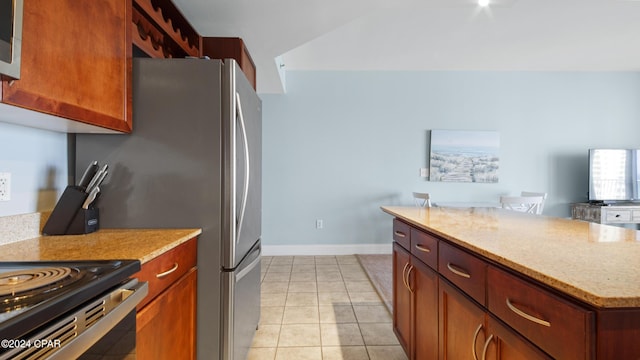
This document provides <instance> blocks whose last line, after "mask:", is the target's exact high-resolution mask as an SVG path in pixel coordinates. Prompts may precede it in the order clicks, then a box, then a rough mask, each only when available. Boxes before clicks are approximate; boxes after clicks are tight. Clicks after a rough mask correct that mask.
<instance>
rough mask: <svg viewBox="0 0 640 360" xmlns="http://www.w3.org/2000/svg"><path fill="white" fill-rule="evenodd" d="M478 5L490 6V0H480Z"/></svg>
mask: <svg viewBox="0 0 640 360" xmlns="http://www.w3.org/2000/svg"><path fill="white" fill-rule="evenodd" d="M478 5H480V6H482V7H486V6H489V0H478Z"/></svg>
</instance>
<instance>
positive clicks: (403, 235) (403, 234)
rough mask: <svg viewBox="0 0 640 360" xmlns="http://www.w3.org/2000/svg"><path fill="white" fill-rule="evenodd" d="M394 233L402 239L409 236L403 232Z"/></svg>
mask: <svg viewBox="0 0 640 360" xmlns="http://www.w3.org/2000/svg"><path fill="white" fill-rule="evenodd" d="M393 233H394V234H396V236H397V237H401V238H405V237H407V234H405V233H403V232H402V231H399V230H396V231H394V232H393Z"/></svg>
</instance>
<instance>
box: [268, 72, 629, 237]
mask: <svg viewBox="0 0 640 360" xmlns="http://www.w3.org/2000/svg"><path fill="white" fill-rule="evenodd" d="M261 97H262V99H263V107H264V111H263V113H264V116H263V122H264V126H263V128H264V130H263V131H264V145H263V150H264V155H263V156H264V162H263V169H264V170H263V171H264V179H263V182H264V183H263V189H264V195H263V201H264V206H263V213H264V216H263V241H264V244H265V245H267V246H271V245H305V244H306V245H331V244H384V243H388V242H389V237H390V226H391V218H390V217H389V216H387V215H384V214H383V213H382V212H381V211H380V209H379V207H380V206H381V205H400V204H406V205H412V199H411V192H412V191H425V192H429V193H431V196H432V198H433V199H434V201H435V202H438V201H472V202H478V201H480V202H481V201H492V202H496V201H497V198H498V196H500V195H504V194H519V192H520V191H521V190H529V191H543V192H547V193H548V194H549V195H548V196H549V198H548V201H547V205H546V207H545V214H546V215H551V216H562V217H566V216H569V214H570V212H569V203H571V202H576V201H582V200H585V199H586V194H587V149H589V148H593V147H623V148H624V147H640V73H636V72H631V73H584V72H570V73H569V72H364V71H363V72H305V71H290V72H288V73H287V93H286V94H283V95H262V96H261ZM432 129H451V130H456V129H459V130H493V131H498V132H499V133H500V141H501V145H500V172H499V176H500V181H499V183H497V184H474V183H438V182H430V181H427V180H425V179H424V178H421V177H419V168H421V167H427V166H428V152H429V131H430V130H432ZM316 219H322V220H324V229H322V230H316V229H315V225H316V224H315V222H316Z"/></svg>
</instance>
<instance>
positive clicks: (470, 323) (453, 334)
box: [438, 279, 486, 359]
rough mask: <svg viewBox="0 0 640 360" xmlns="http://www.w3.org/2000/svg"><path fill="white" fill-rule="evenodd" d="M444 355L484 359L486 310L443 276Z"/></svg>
mask: <svg viewBox="0 0 640 360" xmlns="http://www.w3.org/2000/svg"><path fill="white" fill-rule="evenodd" d="M438 286H439V288H440V290H439V293H440V304H439V313H440V321H439V330H440V341H439V343H440V345H439V347H440V358H441V359H480V353H481V352H482V346H483V344H484V342H485V340H486V339H485V334H486V324H485V311H484V309H482V308H481V307H480V306H478V305H476V304H475V303H474V302H473V301H471V300H470V299H469V298H467V297H466V296H465V295H464V294H462V293H461V292H460V291H459V290H457V289H456V288H454V287H453V286H452V285H450V284H449V283H448V282H447V281H446V280H443V279H439V284H438Z"/></svg>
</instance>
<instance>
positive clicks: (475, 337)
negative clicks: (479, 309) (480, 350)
mask: <svg viewBox="0 0 640 360" xmlns="http://www.w3.org/2000/svg"><path fill="white" fill-rule="evenodd" d="M480 330H482V323H481V324H480V325H478V328H477V329H476V332H475V333H473V341H472V342H471V354H473V360H478V354H477V353H476V341H478V334H480Z"/></svg>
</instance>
